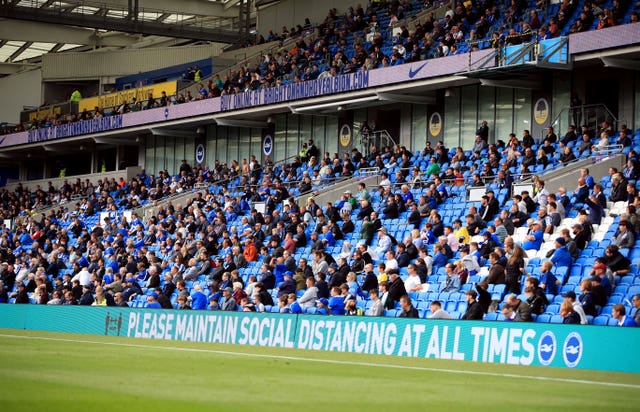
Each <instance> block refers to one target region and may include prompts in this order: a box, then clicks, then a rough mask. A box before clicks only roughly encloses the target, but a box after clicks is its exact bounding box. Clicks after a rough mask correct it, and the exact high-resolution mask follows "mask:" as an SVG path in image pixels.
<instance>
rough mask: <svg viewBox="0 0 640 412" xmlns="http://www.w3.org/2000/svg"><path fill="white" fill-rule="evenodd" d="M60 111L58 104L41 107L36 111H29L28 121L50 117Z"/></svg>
mask: <svg viewBox="0 0 640 412" xmlns="http://www.w3.org/2000/svg"><path fill="white" fill-rule="evenodd" d="M60 113H62V107H60V106H47V107H41V108H39V109H38V110H36V111H33V112H31V113H29V121H32V122H33V121H34V120H42V119H45V118H47V117H48V118H49V119H52V118H53V117H54V116H55V115H57V114H60Z"/></svg>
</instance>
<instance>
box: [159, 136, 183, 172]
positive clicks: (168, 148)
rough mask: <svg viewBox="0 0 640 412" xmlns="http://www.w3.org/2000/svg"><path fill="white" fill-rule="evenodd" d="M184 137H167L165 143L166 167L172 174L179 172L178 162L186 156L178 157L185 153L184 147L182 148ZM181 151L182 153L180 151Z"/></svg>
mask: <svg viewBox="0 0 640 412" xmlns="http://www.w3.org/2000/svg"><path fill="white" fill-rule="evenodd" d="M182 140H183V139H182V138H181V139H180V141H178V139H177V138H175V137H167V138H166V143H165V154H164V155H165V165H164V167H165V168H166V169H167V171H168V172H169V174H170V175H174V174H176V173H178V165H177V164H176V163H180V160H182V159H183V158H184V157H180V158H178V157H176V156H178V155H181V154H183V153H184V148H182ZM178 152H181V153H178Z"/></svg>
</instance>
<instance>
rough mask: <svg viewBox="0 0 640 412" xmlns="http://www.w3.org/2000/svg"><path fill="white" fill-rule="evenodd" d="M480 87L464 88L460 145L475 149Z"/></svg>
mask: <svg viewBox="0 0 640 412" xmlns="http://www.w3.org/2000/svg"><path fill="white" fill-rule="evenodd" d="M477 116H478V86H475V85H473V86H465V87H463V88H462V116H461V126H460V144H459V146H462V147H473V142H474V141H475V139H476V130H478V126H479V124H478V117H477Z"/></svg>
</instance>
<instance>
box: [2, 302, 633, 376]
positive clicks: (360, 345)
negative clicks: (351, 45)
mask: <svg viewBox="0 0 640 412" xmlns="http://www.w3.org/2000/svg"><path fill="white" fill-rule="evenodd" d="M0 327H2V328H13V329H27V330H44V331H51V332H70V333H84V334H95V335H109V336H126V337H131V338H151V339H162V340H175V341H192V342H209V343H226V344H240V345H257V346H271V347H283V348H299V349H313V350H326V351H337V352H350V353H364V354H379V355H390V356H405V357H420V358H429V359H451V360H464V361H473V362H485V363H501V364H510V365H531V366H552V367H561V368H579V369H598V370H607V371H616V372H634V373H635V372H637V371H638V370H640V357H638V356H635V352H634V350H635V348H637V347H638V345H640V334H639V333H638V331H637V330H636V329H635V328H615V327H605V326H601V327H596V326H581V325H562V324H545V323H520V322H490V321H485V322H481V321H445V320H425V319H400V318H370V317H347V316H312V315H292V314H271V313H244V312H219V311H218V312H208V311H174V310H159V309H126V308H114V307H107V308H93V307H91V308H84V307H77V306H75V307H74V306H71V307H70V306H40V305H0ZM603 342H622V343H624V344H621V345H620V348H619V350H616V351H602V349H601V348H602V344H603Z"/></svg>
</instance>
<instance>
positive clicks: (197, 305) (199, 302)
mask: <svg viewBox="0 0 640 412" xmlns="http://www.w3.org/2000/svg"><path fill="white" fill-rule="evenodd" d="M208 301H209V299H207V296H206V295H205V294H204V293H202V286H200V285H195V286H194V287H193V293H192V294H191V309H195V310H206V309H207V304H208Z"/></svg>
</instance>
